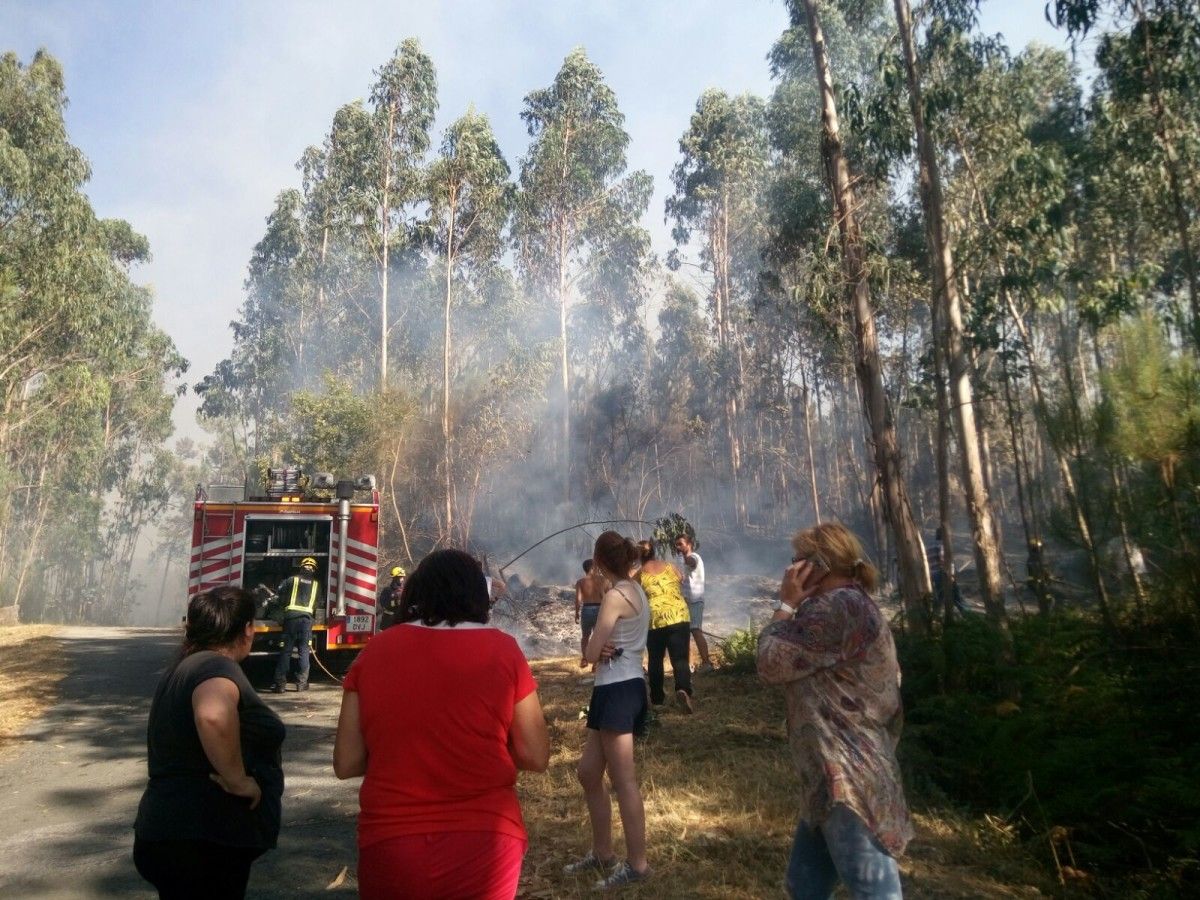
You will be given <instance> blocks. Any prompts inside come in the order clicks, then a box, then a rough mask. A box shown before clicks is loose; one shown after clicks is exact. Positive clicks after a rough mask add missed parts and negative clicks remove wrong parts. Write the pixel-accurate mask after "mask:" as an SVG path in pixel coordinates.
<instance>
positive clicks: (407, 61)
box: [371, 38, 437, 392]
mask: <svg viewBox="0 0 1200 900" xmlns="http://www.w3.org/2000/svg"><path fill="white" fill-rule="evenodd" d="M375 76H376V81H375V84H374V86H373V87H372V88H371V104H372V107H373V108H374V115H375V130H376V135H377V137H376V140H377V142H378V143H377V145H376V146H377V148H378V150H377V152H378V163H377V165H378V170H377V173H378V174H377V178H378V181H377V182H376V183H375V185H374V188H375V200H376V209H377V211H378V216H379V236H378V256H379V390H380V391H381V392H384V391H386V390H387V386H388V340H389V337H390V334H391V329H390V327H389V324H388V303H389V302H390V298H389V295H388V273H389V267H390V263H391V251H392V244H393V241H394V239H395V232H396V230H397V229H398V228H401V227H404V221H403V218H402V216H403V210H404V206H405V204H407V203H410V202H412V201H413V200H415V199H416V195H417V192H418V190H419V186H420V166H421V163H422V161H423V159H424V156H425V151H426V150H428V149H429V129H430V127H431V126H432V125H433V117H434V114H435V113H436V112H437V76H436V75H435V73H434V69H433V62H432V60H430V58H429V57H428V56H426V55H425V53H424V52H423V51H422V50H421V45H420V43H419V42H418V41H417V40H416V39H415V38H407V39H406V40H405V41H404V42H403V43H402V44H401V45H400V46H399V47H398V48H397V50H396V53H395V55H393V56H392V58H391V59H390V60H389V61H388V62H387V63H386V64H385V65H384V66H382V67H381V68H380V69H378V70H376V72H375Z"/></svg>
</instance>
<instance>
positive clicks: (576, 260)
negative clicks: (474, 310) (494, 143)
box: [514, 47, 651, 500]
mask: <svg viewBox="0 0 1200 900" xmlns="http://www.w3.org/2000/svg"><path fill="white" fill-rule="evenodd" d="M521 118H522V120H524V122H525V124H526V126H527V129H528V131H529V135H530V137H531V138H532V139H533V141H532V143H531V145H530V147H529V150H528V152H527V153H526V154H525V156H524V157H523V158H522V160H521V165H520V175H519V186H520V191H519V193H518V195H517V203H516V217H515V220H514V231H515V235H516V241H517V263H518V266H519V269H520V271H521V274H522V276H523V278H524V280H525V282H526V284H527V285H528V287H529V289H530V290H531V291H533V292H535V293H538V294H540V295H541V296H542V297H544V298H545V299H546V300H548V301H549V302H550V303H552V304H553V307H554V308H555V310H556V312H557V319H558V323H557V324H558V328H557V331H558V348H557V349H558V358H559V364H558V369H559V373H558V374H559V388H560V392H559V398H558V399H559V402H560V403H561V409H560V410H559V416H560V422H559V435H558V439H559V459H560V470H561V474H562V478H563V497H564V499H568V500H569V499H570V496H571V367H570V344H569V336H568V328H567V323H568V311H569V309H570V308H571V307H572V305H573V302H574V300H575V297H576V295H577V294H578V293H579V291H580V290H581V289H582V288H583V287H584V285H585V282H586V280H587V279H588V277H589V276H590V275H591V274H592V273H593V272H594V270H595V269H596V268H598V267H599V266H601V265H602V264H603V263H604V262H605V260H606V258H607V257H608V255H609V253H610V251H611V250H612V249H613V245H614V243H618V244H620V245H623V246H624V247H625V248H626V249H628V248H629V247H631V246H634V247H636V246H637V245H638V244H642V245H643V246H644V241H641V240H639V239H638V235H637V232H638V231H640V228H639V226H638V224H637V223H638V222H639V221H640V219H641V217H642V215H643V213H644V212H645V210H646V206H647V204H648V203H649V199H650V191H651V179H650V176H648V175H647V174H645V173H644V172H634V173H631V174H626V158H625V151H626V149H627V148H628V146H629V135H628V134H627V133H626V131H625V129H624V122H625V117H624V116H623V115H622V113H621V111H620V109H619V108H618V106H617V98H616V95H615V94H614V93H613V91H612V89H611V88H610V87H609V86H608V85H607V84H606V83H605V82H604V76H603V74H602V73H601V71H600V69H599V68H598V67H597V66H596V65H595V64H594V63H593V62H592V61H591V60H590V59H588V57H587V54H586V52H585V51H584V50H583V48H582V47H580V48H576V49H575V50H572V51H571V52H570V53H569V54H568V55H567V57H566V59H565V60H563V64H562V67H561V68H560V69H559V71H558V74H557V75H556V76H555V78H554V82H553V83H552V84H551V85H550V86H548V87H545V88H540V89H538V90H535V91H532V92H531V93H530V94H528V95H527V96H526V97H525V108H524V110H523V111H522V113H521Z"/></svg>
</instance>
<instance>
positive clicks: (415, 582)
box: [396, 550, 491, 625]
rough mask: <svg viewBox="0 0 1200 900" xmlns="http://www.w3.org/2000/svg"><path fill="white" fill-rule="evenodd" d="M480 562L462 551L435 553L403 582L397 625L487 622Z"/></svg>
mask: <svg viewBox="0 0 1200 900" xmlns="http://www.w3.org/2000/svg"><path fill="white" fill-rule="evenodd" d="M488 600H489V598H488V591H487V582H486V581H484V580H483V567H482V566H480V564H479V560H477V559H476V558H475V557H473V556H471V555H470V554H469V553H464V552H463V551H461V550H435V551H434V552H433V553H430V554H429V555H428V556H426V557H425V558H424V559H423V560H421V562H420V563H419V564H418V565H417V569H416V571H415V572H413V573H412V574H411V575H410V576H408V578H407V579H405V581H404V593H403V594H401V595H400V613H399V615H398V616H397V617H396V620H397V621H398V622H421V623H423V624H425V625H436V624H437V623H439V622H445V623H446V624H448V625H457V624H458V623H459V622H480V623H483V622H487V620H488V613H489V612H490V607H491V604H490V603H489V602H488Z"/></svg>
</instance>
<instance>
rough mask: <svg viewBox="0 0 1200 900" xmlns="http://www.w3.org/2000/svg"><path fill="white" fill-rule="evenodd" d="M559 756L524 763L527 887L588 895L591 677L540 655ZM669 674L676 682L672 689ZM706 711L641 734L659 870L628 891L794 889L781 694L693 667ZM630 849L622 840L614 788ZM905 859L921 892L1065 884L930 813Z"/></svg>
mask: <svg viewBox="0 0 1200 900" xmlns="http://www.w3.org/2000/svg"><path fill="white" fill-rule="evenodd" d="M533 667H534V674H535V675H536V677H537V679H538V683H539V686H540V693H541V698H542V702H543V704H544V705H545V708H546V714H547V719H548V720H549V723H550V730H551V741H552V746H553V747H554V756H553V757H552V759H551V762H550V770H549V771H548V772H547V773H546V774H545V775H523V776H522V777H521V781H520V787H519V790H520V794H521V801H522V808H523V810H524V813H525V818H526V825H527V827H528V830H529V852H528V855H527V856H526V858H525V866H524V870H523V873H522V879H521V890H520V893H519V895H518V896H520V897H524V898H574V897H590V896H593V894H592V892H591V882H592V881H593V880H594V879H593V878H586V877H583V876H580V877H578V878H571V877H566V876H564V875H562V874H561V870H562V866H563V864H564V863H566V862H569V861H570V860H572V859H574V858H575V857H577V856H579V855H581V854H582V853H584V852H586V850H587V849H588V847H589V841H590V832H589V829H588V821H587V811H586V809H585V807H584V802H583V795H582V792H581V790H580V788H579V785H578V784H577V783H576V781H575V775H574V771H575V764H576V762H577V760H578V758H579V751H580V748H581V747H582V746H583V740H584V736H585V727H584V723H583V722H582V721H581V720H580V718H579V712H580V710H581V708H582V707H583V706H584V705H585V704H586V703H587V701H588V696H589V694H590V691H591V687H590V685H587V684H584V683H583V682H582V676H581V673H580V670H579V669H578V668H577V662H576V660H575V659H569V660H546V661H542V662H536V663H534V664H533ZM669 687H670V682H669V681H668V688H669ZM695 687H696V699H697V703H696V714H695V715H694V716H685V715H683V714H682V713H680V712H678V711H676V710H674V709H673V708H670V707H665V708H663V710H664V711H662V712H660V717H659V724H658V726H656V727H655V728H654V729H652V731H651V736H650V737H649V739H648V740H646V741H644V742H639V743H638V745H637V748H638V749H637V764H638V775H639V780H640V782H641V785H642V796H643V798H644V799H645V803H646V830H647V834H648V838H649V843H650V854H649V855H650V864H651V865H652V866H653V867H654V869H655V876H654V879H653V880H652V881H651V882H649V883H648V884H646V885H645V886H641V887H637V888H632V889H629V890H628V891H626V892H625V893H624V894H623V896H629V897H642V896H644V897H656V898H676V897H680V898H682V897H694V898H713V900H717V898H720V900H751V898H753V900H759V898H763V897H782V896H784V893H783V887H782V884H783V872H784V868H785V865H786V862H787V854H788V850H789V847H790V844H791V835H792V830H793V829H794V827H795V801H794V793H793V792H794V786H795V778H794V776H793V774H792V771H791V761H790V756H789V753H788V750H787V742H786V737H785V732H784V709H783V700H782V695H781V694H780V692H779V691H777V690H772V689H767V688H764V687H762V686H761V685H759V683H758V681H757V680H756V679H755V678H754V677H753V676H749V675H733V674H728V673H725V672H718V673H714V674H711V675H701V676H698V677H697V678H696V679H695ZM613 810H614V827H617V829H618V831H617V835H616V841H617V848H618V853H621V852H622V850H623V844H622V843H621V840H622V839H621V837H620V832H619V824H618V823H619V816H618V815H616V803H615V800H614V804H613ZM917 829H918V837H917V840H915V841H914V842H913V844H912V845H911V847H910V851H909V853H908V855H907V856H906V857H905V859H904V860H902V863H901V869H902V871H903V873H904V875H905V894H906V896H908V897H922V898H959V897H961V898H968V897H969V898H1029V897H1040V896H1046V895H1047V894H1049V893H1052V892H1053V889H1054V885H1053V883H1052V882H1051V881H1050V880H1048V878H1047V876H1046V875H1045V873H1043V872H1042V871H1040V870H1039V869H1038V868H1037V867H1036V866H1034V865H1033V864H1032V861H1031V860H1029V859H1028V858H1027V857H1026V856H1025V855H1024V854H1023V853H1022V852H1021V851H1020V849H1019V848H1017V847H1015V846H1012V845H1011V844H1010V843H1008V842H1006V841H1005V840H1004V836H1003V835H996V834H992V833H990V832H989V830H988V829H987V828H986V827H983V826H982V824H981V823H973V822H971V821H967V820H964V819H961V818H956V817H952V816H944V815H940V814H939V815H932V814H926V815H921V816H918V817H917Z"/></svg>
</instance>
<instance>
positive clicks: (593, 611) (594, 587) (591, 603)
mask: <svg viewBox="0 0 1200 900" xmlns="http://www.w3.org/2000/svg"><path fill="white" fill-rule="evenodd" d="M607 590H608V579H607V578H605V577H604V576H603V575H601V574H600V573H599V572H596V571H594V570H593V568H592V561H591V560H590V559H585V560H584V561H583V577H582V578H580V579H579V580H578V581H577V582H575V624H576V625H579V626H581V627H582V629H583V640H582V642H581V643H580V645H579V668H581V669H582V668H585V667H586V666H587V664H588V663H587V660H585V659H584V658H583V654H584V653H585V652H586V650H587V643H588V638H590V637H591V636H592V629H594V628H595V627H596V616H598V615H599V614H600V601H601V600H603V599H604V592H605V591H607Z"/></svg>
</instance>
